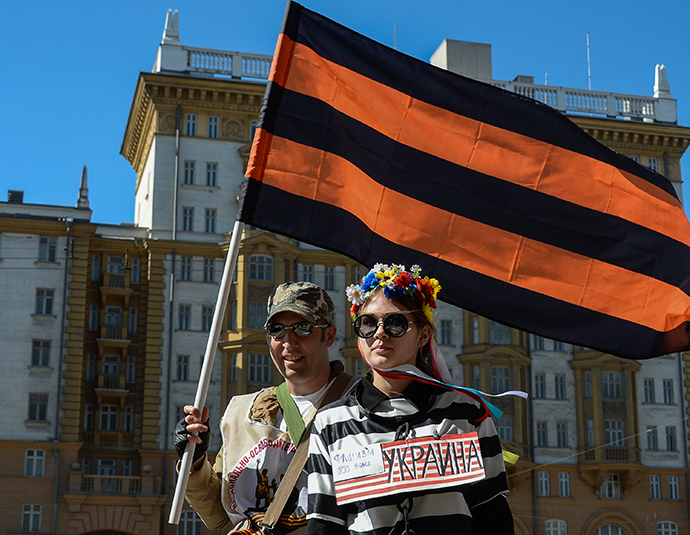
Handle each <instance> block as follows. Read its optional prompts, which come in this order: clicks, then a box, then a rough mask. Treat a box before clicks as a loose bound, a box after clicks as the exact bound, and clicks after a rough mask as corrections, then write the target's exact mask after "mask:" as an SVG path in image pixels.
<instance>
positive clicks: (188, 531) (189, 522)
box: [177, 511, 204, 535]
mask: <svg viewBox="0 0 690 535" xmlns="http://www.w3.org/2000/svg"><path fill="white" fill-rule="evenodd" d="M203 528H204V524H203V522H202V521H201V518H199V515H197V514H196V512H194V511H182V513H180V523H179V524H178V525H177V535H201V533H202V531H203Z"/></svg>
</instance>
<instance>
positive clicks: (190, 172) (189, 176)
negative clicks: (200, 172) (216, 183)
mask: <svg viewBox="0 0 690 535" xmlns="http://www.w3.org/2000/svg"><path fill="white" fill-rule="evenodd" d="M194 171H196V162H195V161H194V160H185V162H184V177H183V182H182V183H183V184H187V185H188V186H191V185H193V184H194Z"/></svg>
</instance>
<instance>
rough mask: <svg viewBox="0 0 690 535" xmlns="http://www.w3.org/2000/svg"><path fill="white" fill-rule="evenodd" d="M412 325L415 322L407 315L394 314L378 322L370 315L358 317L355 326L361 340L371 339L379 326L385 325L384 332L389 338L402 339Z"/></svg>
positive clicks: (387, 315)
mask: <svg viewBox="0 0 690 535" xmlns="http://www.w3.org/2000/svg"><path fill="white" fill-rule="evenodd" d="M411 323H415V322H414V321H409V320H408V319H407V316H405V314H400V313H398V312H393V313H391V314H386V317H385V318H383V319H382V320H377V319H376V318H375V317H374V316H372V315H370V314H362V315H361V316H357V318H356V319H355V321H354V323H353V325H354V327H355V334H356V335H357V336H359V337H360V338H371V337H372V336H374V334H375V333H376V331H377V330H378V328H379V325H383V332H385V333H386V334H387V335H388V336H390V337H392V338H400V337H401V336H402V335H403V334H405V333H406V332H407V330H408V329H409V328H410V324H411Z"/></svg>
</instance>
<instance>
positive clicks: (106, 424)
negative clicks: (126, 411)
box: [100, 405, 118, 431]
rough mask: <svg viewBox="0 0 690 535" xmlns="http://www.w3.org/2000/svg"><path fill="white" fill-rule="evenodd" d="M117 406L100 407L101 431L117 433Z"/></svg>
mask: <svg viewBox="0 0 690 535" xmlns="http://www.w3.org/2000/svg"><path fill="white" fill-rule="evenodd" d="M117 416H118V406H117V405H101V426H100V430H101V431H117Z"/></svg>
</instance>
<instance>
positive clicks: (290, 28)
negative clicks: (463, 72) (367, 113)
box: [283, 3, 677, 197]
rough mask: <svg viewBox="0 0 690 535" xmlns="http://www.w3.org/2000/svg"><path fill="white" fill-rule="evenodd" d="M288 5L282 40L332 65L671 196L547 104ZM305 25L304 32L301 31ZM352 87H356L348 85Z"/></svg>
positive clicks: (654, 177)
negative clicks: (599, 161) (605, 166)
mask: <svg viewBox="0 0 690 535" xmlns="http://www.w3.org/2000/svg"><path fill="white" fill-rule="evenodd" d="M293 6H294V8H295V9H294V10H293V13H292V14H291V17H292V21H291V22H290V23H289V24H286V26H285V27H284V28H283V33H284V34H285V37H287V38H289V39H290V40H292V41H295V42H296V43H298V44H303V45H305V46H307V47H309V48H311V49H312V50H314V51H315V52H316V54H317V55H319V56H321V57H322V58H325V59H326V60H328V61H329V62H331V63H333V64H335V65H341V66H343V67H344V68H346V69H348V70H350V71H354V72H357V73H359V74H361V75H362V76H363V77H365V78H369V79H371V80H374V81H376V82H378V83H380V84H382V85H384V86H389V87H391V88H393V89H395V90H397V91H399V92H401V93H405V94H407V95H409V96H410V97H412V98H415V99H418V100H420V101H423V102H427V103H429V104H431V105H433V106H436V107H438V108H444V109H447V110H448V111H451V112H453V113H455V114H457V115H459V116H465V117H469V118H473V119H475V120H477V121H480V122H482V123H486V124H490V125H494V126H497V127H499V128H502V129H505V130H511V131H513V132H516V133H520V134H523V135H525V136H527V137H529V138H532V139H536V140H541V141H544V142H547V143H549V144H554V145H557V146H561V147H564V148H568V149H569V150H572V151H575V152H579V153H581V154H584V155H587V156H590V157H592V158H604V159H606V161H608V160H609V159H611V158H612V159H613V161H612V162H610V163H613V164H614V165H615V166H616V167H619V168H621V169H624V170H627V171H630V172H632V173H633V174H636V175H638V176H640V177H641V178H643V179H644V180H646V181H647V182H649V183H650V184H653V185H654V186H655V187H656V188H659V189H662V190H665V191H666V192H667V193H668V194H670V195H671V196H672V197H677V195H676V193H675V191H674V189H673V186H672V185H671V184H670V182H669V181H668V180H666V179H665V178H664V177H662V176H661V175H659V174H657V173H654V172H652V171H651V170H649V169H646V168H644V167H643V166H641V165H639V164H636V163H635V162H633V161H632V160H630V159H629V158H627V157H625V156H622V155H620V154H617V153H615V152H614V151H611V150H610V149H608V148H607V147H605V146H603V145H601V144H600V143H598V142H596V141H595V140H593V139H592V138H591V137H590V136H588V135H587V134H585V133H584V132H582V130H581V129H579V128H578V127H577V126H576V125H574V124H573V123H572V122H571V121H570V120H569V119H568V118H567V117H564V116H563V115H562V114H561V113H559V112H558V111H556V110H554V109H553V108H551V107H549V106H546V105H544V104H541V103H539V102H536V101H534V100H532V99H529V98H525V97H522V96H521V95H518V94H516V93H512V92H507V91H504V90H502V89H500V88H497V87H494V86H490V85H487V84H484V83H482V82H478V81H476V80H472V79H469V78H465V77H462V76H458V75H455V74H454V73H450V72H448V71H445V70H443V69H439V68H437V67H435V66H433V65H431V64H429V63H426V62H423V61H420V60H417V59H415V58H412V57H409V56H405V55H404V54H401V53H399V52H397V51H396V50H393V49H391V48H388V47H385V46H383V45H381V44H379V43H377V42H375V41H373V40H371V39H369V38H368V37H365V36H363V35H360V34H358V33H356V32H353V31H352V30H350V29H349V28H346V27H345V26H342V25H340V24H338V23H337V22H334V21H332V20H329V19H327V18H326V17H323V16H322V15H319V14H318V13H314V12H313V11H310V10H308V9H304V8H303V7H302V6H299V5H298V4H295V3H293ZM307 27H308V31H305V28H307ZM344 43H346V45H345V46H343V44H344ZM430 88H432V89H433V90H432V89H430ZM342 89H347V88H346V87H343V88H342ZM354 89H355V90H357V89H358V88H357V87H356V86H354ZM382 105H384V103H382V102H379V103H378V106H382ZM535 107H540V108H541V109H540V110H539V114H540V120H539V121H535V120H534V115H535ZM545 116H547V117H548V119H549V120H550V122H549V123H548V124H547V123H545V122H544V118H545Z"/></svg>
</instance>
